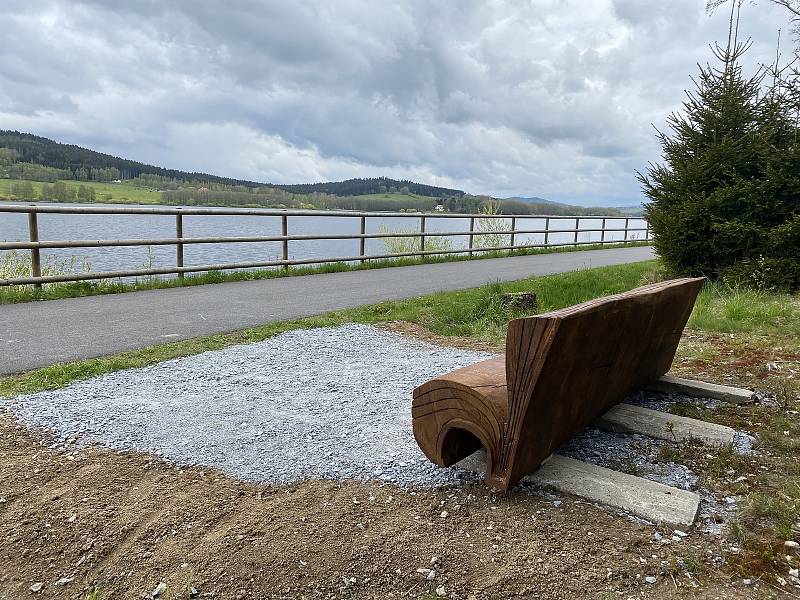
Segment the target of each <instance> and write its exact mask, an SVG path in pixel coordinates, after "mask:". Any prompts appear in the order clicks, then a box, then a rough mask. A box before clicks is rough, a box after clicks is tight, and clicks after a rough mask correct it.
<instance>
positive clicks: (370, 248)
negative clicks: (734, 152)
mask: <svg viewBox="0 0 800 600" xmlns="http://www.w3.org/2000/svg"><path fill="white" fill-rule="evenodd" d="M71 206H75V205H71ZM94 206H96V205H94ZM38 220H39V239H40V240H75V239H94V240H99V239H122V238H169V237H175V217H174V216H173V215H143V214H134V215H120V214H115V215H64V214H40V215H39V216H38ZM503 221H504V222H505V224H506V229H508V228H510V226H511V221H510V219H504V220H503ZM288 222H289V234H290V235H313V234H335V233H344V234H358V233H359V228H360V221H359V219H358V218H352V217H332V216H324V215H323V216H313V217H289V219H288ZM601 223H602V220H601V219H592V218H581V220H580V227H581V228H597V229H599V228H600V227H601ZM419 224H420V219H419V215H413V214H410V215H409V217H375V218H373V217H370V218H368V219H367V232H368V233H378V232H379V231H380V229H381V227H382V226H385V227H387V228H388V229H389V230H390V231H398V230H418V229H419ZM544 226H545V219H543V218H526V217H517V221H516V228H517V230H542V229H544ZM624 226H625V219H624V218H622V219H613V218H607V220H606V227H607V228H608V229H622V228H624ZM574 227H575V220H574V219H560V218H556V217H551V218H550V225H549V229H550V230H554V229H574ZM630 227H631V228H643V227H645V222H644V220H642V219H633V218H632V219H630ZM425 229H426V231H430V232H448V231H453V232H455V231H468V230H469V219H468V218H464V217H456V216H448V217H442V218H430V217H429V218H428V219H427V221H426V226H425ZM280 233H281V221H280V217H261V216H242V215H218V216H217V215H214V216H210V215H203V216H195V215H184V217H183V235H184V237H213V236H244V235H252V236H270V235H280ZM623 237H624V234H623V232H620V231H618V232H606V235H605V239H606V240H622V239H623ZM448 238H449V239H450V240H451V241H452V245H453V248H454V249H457V248H466V247H467V246H468V238H467V236H448ZM643 238H644V232H643V231H642V232H631V233H630V234H629V236H628V239H643ZM27 239H28V220H27V215H25V214H17V213H3V212H0V240H4V241H27ZM600 239H601V234H600V232H599V231H596V232H582V233H580V234H578V241H579V242H590V241H599V240H600ZM573 240H574V234H573V233H550V234H549V235H548V241H549V243H551V244H554V243H565V242H572V241H573ZM543 242H544V235H543V234H517V236H516V239H515V244H517V245H525V244H542V243H543ZM386 251H387V250H386V247H385V244H384V242H383V241H382V240H380V239H373V240H367V242H366V252H367V254H368V255H369V254H373V255H374V254H382V253H385V252H386ZM358 253H359V240H357V239H356V240H301V241H291V242H289V257H290V258H292V259H308V258H335V257H339V256H341V257H345V256H356V255H358ZM42 254H43V255H55V256H56V257H58V258H59V259H70V258H71V257H77V258H78V260H76V264H77V265H78V266H80V265H81V264H82V262H83V258H84V257H85V258H86V259H87V260H88V261H89V264H90V265H91V268H92V270H93V271H111V270H120V269H135V268H142V267H149V266H161V267H166V266H173V265H174V264H175V247H174V246H150V247H148V246H134V247H116V248H66V249H52V250H50V249H48V250H43V251H42ZM280 258H281V243H280V242H261V243H236V244H191V245H186V246H184V264H185V265H187V266H189V265H206V264H214V263H231V262H243V261H268V260H278V259H280Z"/></svg>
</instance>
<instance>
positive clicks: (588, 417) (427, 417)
mask: <svg viewBox="0 0 800 600" xmlns="http://www.w3.org/2000/svg"><path fill="white" fill-rule="evenodd" d="M703 281H704V280H703V278H685V279H674V280H671V281H664V282H661V283H655V284H652V285H646V286H644V287H640V288H637V289H634V290H631V291H629V292H625V293H623V294H617V295H614V296H608V297H605V298H599V299H597V300H592V301H590V302H585V303H583V304H578V305H576V306H572V307H569V308H564V309H562V310H556V311H553V312H549V313H544V314H541V315H537V316H534V317H526V318H522V319H514V320H513V321H511V322H509V324H508V331H507V335H506V354H505V356H504V357H499V358H495V359H491V360H486V361H483V362H480V363H477V364H475V365H471V366H469V367H464V368H462V369H458V370H456V371H453V372H452V373H448V374H447V375H443V376H442V377H437V378H436V379H433V380H431V381H428V382H427V383H425V384H423V385H421V386H419V387H418V388H417V389H415V390H414V400H413V403H412V409H411V414H412V417H413V427H414V437H415V438H416V440H417V443H418V444H419V446H420V448H421V449H422V451H423V452H424V453H425V455H426V456H427V457H428V458H429V459H430V460H431V461H432V462H434V463H436V464H437V465H439V466H441V467H447V466H450V465H453V464H455V463H456V462H458V461H459V460H461V459H463V458H465V457H467V456H469V455H470V454H472V453H473V452H475V451H476V450H477V449H479V448H480V447H481V446H483V447H484V448H485V449H486V482H487V483H488V484H489V485H491V486H493V487H496V488H498V489H500V490H503V491H506V490H508V489H509V488H510V487H512V486H513V485H514V484H515V483H516V482H518V481H519V480H520V479H522V478H523V477H524V476H525V475H527V474H529V473H532V472H534V471H535V470H536V469H537V468H539V466H540V465H541V464H542V461H544V460H545V459H546V458H547V457H549V456H550V455H551V454H552V453H553V451H554V450H555V449H556V448H558V447H559V446H560V445H561V444H562V443H563V442H565V441H566V440H568V439H569V438H571V437H573V436H574V435H575V434H577V433H578V432H580V431H581V430H583V429H584V428H585V427H586V426H587V425H589V424H590V423H591V422H592V421H593V420H594V419H595V418H597V417H598V416H599V415H601V414H602V413H604V412H605V411H606V410H608V409H609V408H610V407H611V406H613V405H615V404H617V403H619V402H620V401H622V399H623V398H624V397H625V396H626V395H628V394H630V393H631V392H633V391H635V390H637V389H640V388H643V387H645V386H647V385H649V384H652V383H653V382H654V381H656V380H657V379H658V378H659V377H660V376H662V375H664V373H666V372H667V371H668V370H669V368H670V365H671V364H672V360H673V358H674V356H675V351H676V350H677V347H678V341H679V340H680V336H681V332H682V331H683V328H684V327H685V326H686V321H687V320H688V319H689V315H690V314H691V312H692V308H693V306H694V302H695V300H696V298H697V294H698V292H699V291H700V288H701V286H702V284H703Z"/></svg>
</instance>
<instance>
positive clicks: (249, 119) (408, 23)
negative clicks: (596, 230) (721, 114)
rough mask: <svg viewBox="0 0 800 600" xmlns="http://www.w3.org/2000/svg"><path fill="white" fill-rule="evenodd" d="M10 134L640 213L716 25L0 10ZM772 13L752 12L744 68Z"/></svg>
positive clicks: (598, 16)
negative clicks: (669, 127) (645, 185)
mask: <svg viewBox="0 0 800 600" xmlns="http://www.w3.org/2000/svg"><path fill="white" fill-rule="evenodd" d="M0 10H2V12H3V14H4V16H6V17H7V19H6V21H7V22H8V23H10V24H11V26H10V27H8V28H7V33H8V35H7V36H6V38H5V39H4V43H3V44H2V45H0V127H17V128H23V129H33V130H34V131H35V132H36V133H40V134H42V135H51V136H54V137H57V138H60V139H64V140H65V141H70V142H77V143H85V144H89V145H92V146H94V147H97V148H98V149H101V150H104V151H110V152H113V153H115V154H121V155H126V156H131V157H132V158H136V159H138V160H144V161H148V162H158V163H161V164H165V165H167V166H175V167H178V168H185V169H189V170H205V171H211V172H216V173H220V174H223V175H231V176H237V177H245V178H248V179H254V180H271V181H275V182H278V181H280V182H286V181H296V180H301V179H300V178H308V179H338V178H343V177H352V176H360V175H378V174H387V175H390V176H396V177H411V178H415V177H416V178H425V179H426V180H430V181H433V182H438V183H441V184H444V185H453V186H457V187H462V188H464V189H467V190H469V191H472V192H475V193H492V194H497V195H511V194H524V195H541V196H545V197H550V198H553V199H563V200H570V201H579V202H584V203H590V202H592V201H597V200H606V201H609V202H635V201H637V200H638V199H639V197H640V193H639V190H638V184H637V183H636V180H635V176H634V170H635V169H636V168H642V167H644V165H645V164H646V162H647V161H648V160H654V159H657V158H658V147H657V145H656V143H655V141H654V138H653V131H652V129H651V126H650V124H651V123H653V122H654V123H656V124H657V125H663V122H664V119H665V117H666V116H667V114H668V113H669V112H670V111H672V110H674V109H675V108H676V107H678V106H679V104H680V102H681V101H682V99H683V92H682V91H683V89H684V88H686V87H689V86H690V81H689V79H688V75H689V74H693V73H694V72H695V71H696V67H695V64H696V63H697V62H698V61H700V62H704V61H705V60H707V59H708V58H709V56H710V55H709V52H708V50H707V44H708V43H709V42H711V41H713V40H714V39H721V37H722V36H723V35H724V27H725V18H724V15H714V16H712V17H708V16H707V15H705V13H704V10H703V3H702V2H701V1H700V0H676V1H675V2H659V3H653V2H639V1H635V0H604V1H600V2H594V1H589V0H585V1H583V2H581V1H578V0H568V1H561V0H542V1H541V2H536V3H519V2H512V1H503V0H493V1H492V2H483V1H480V0H470V1H468V2H458V3H449V2H442V3H431V2H427V1H425V0H406V1H404V2H361V1H355V0H342V1H341V2H336V3H329V2H323V1H322V0H309V1H307V2H278V1H273V0H241V1H236V2H228V3H225V4H221V3H219V2H216V1H212V0H194V1H189V0H183V1H178V2H169V3H167V2H157V1H155V0H150V1H142V2H127V1H126V2H123V1H121V0H83V1H68V0H30V1H29V2H25V3H19V2H9V1H3V0H0ZM781 25H785V18H784V15H782V14H781V13H780V12H779V11H777V10H774V9H770V8H767V7H766V6H763V7H762V6H760V5H759V6H758V7H756V8H750V7H748V8H747V9H746V10H745V14H744V23H743V26H742V29H743V30H744V31H746V33H747V34H748V35H751V36H753V38H754V39H755V41H756V46H755V47H754V51H753V57H752V60H753V61H754V62H757V61H758V60H759V59H761V60H763V59H764V58H763V57H767V56H769V55H770V54H771V52H772V40H773V39H774V32H775V30H776V29H777V27H779V26H781Z"/></svg>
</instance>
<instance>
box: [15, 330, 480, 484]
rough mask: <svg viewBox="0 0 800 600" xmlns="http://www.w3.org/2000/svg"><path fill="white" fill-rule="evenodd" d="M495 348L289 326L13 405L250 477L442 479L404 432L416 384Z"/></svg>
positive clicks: (68, 426) (108, 441)
mask: <svg viewBox="0 0 800 600" xmlns="http://www.w3.org/2000/svg"><path fill="white" fill-rule="evenodd" d="M490 357H491V355H490V354H486V353H481V352H474V351H469V350H460V349H457V348H443V347H439V346H434V345H431V344H427V343H424V342H421V341H416V340H413V339H411V338H408V337H404V336H401V335H399V334H395V333H391V332H387V331H382V330H379V329H376V328H374V327H370V326H366V325H356V324H353V325H343V326H340V327H336V328H322V329H309V330H296V331H290V332H287V333H283V334H281V335H278V336H275V337H273V338H270V339H268V340H265V341H263V342H259V343H254V344H248V345H242V346H234V347H231V348H226V349H224V350H218V351H212V352H205V353H203V354H198V355H195V356H189V357H185V358H179V359H175V360H170V361H166V362H163V363H159V364H157V365H154V366H151V367H146V368H142V369H131V370H126V371H118V372H115V373H110V374H107V375H103V376H101V377H96V378H93V379H88V380H85V381H80V382H76V383H74V384H72V385H70V386H68V387H66V388H63V389H59V390H53V391H47V392H39V393H35V394H30V395H23V396H17V397H16V398H14V399H13V400H11V402H10V408H11V410H12V411H13V412H14V413H15V414H16V415H17V417H18V418H19V419H20V420H21V421H23V422H24V423H26V424H28V425H30V426H35V427H44V428H48V429H51V430H52V431H53V433H54V434H55V437H56V439H59V440H64V439H67V438H70V437H74V436H75V435H76V434H77V436H79V439H80V440H81V441H82V442H83V443H89V444H91V443H100V444H103V445H105V446H109V447H112V448H118V449H128V450H142V451H149V452H154V453H156V454H158V455H159V456H162V457H163V458H166V459H168V460H171V461H175V462H177V463H180V464H200V465H207V466H211V467H216V468H219V469H222V470H223V471H225V472H227V473H228V474H231V475H234V476H236V477H240V478H243V479H248V480H255V481H263V482H271V483H277V484H282V483H290V482H296V481H300V480H304V479H311V478H321V479H357V480H368V479H373V480H384V481H389V482H395V483H400V484H420V485H440V484H443V483H447V482H452V481H458V480H462V479H475V478H476V477H477V475H476V474H474V473H470V472H468V471H464V470H462V469H458V468H451V469H439V468H438V467H436V466H435V465H433V464H431V463H430V462H429V461H428V460H427V459H426V458H425V456H424V455H423V454H422V452H421V451H420V450H419V447H418V446H417V443H416V441H415V440H414V437H413V434H412V431H411V393H412V390H413V389H414V388H415V387H416V386H418V385H420V384H422V383H424V382H425V381H427V380H428V379H431V378H432V377H435V376H437V375H441V374H443V373H447V372H449V371H452V370H453V369H457V368H459V367H463V366H466V365H469V364H472V363H474V362H477V361H479V360H483V359H486V358H490Z"/></svg>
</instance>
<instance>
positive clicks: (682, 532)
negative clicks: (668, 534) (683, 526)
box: [672, 529, 689, 538]
mask: <svg viewBox="0 0 800 600" xmlns="http://www.w3.org/2000/svg"><path fill="white" fill-rule="evenodd" d="M672 533H673V534H675V535H677V536H680V537H682V538H685V537H686V536H688V535H689V534H688V533H686V532H685V531H681V530H680V529H676V530H675V531H673V532H672Z"/></svg>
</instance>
